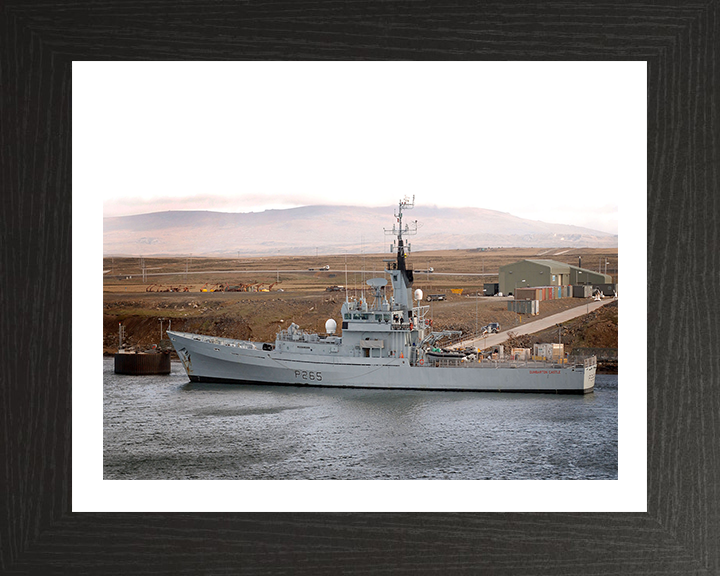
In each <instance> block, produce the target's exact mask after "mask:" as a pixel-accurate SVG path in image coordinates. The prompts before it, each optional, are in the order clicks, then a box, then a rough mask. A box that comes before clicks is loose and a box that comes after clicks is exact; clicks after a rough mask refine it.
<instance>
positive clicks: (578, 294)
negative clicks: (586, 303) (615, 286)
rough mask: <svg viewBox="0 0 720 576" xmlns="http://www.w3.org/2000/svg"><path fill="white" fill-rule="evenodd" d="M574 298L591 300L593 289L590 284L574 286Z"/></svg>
mask: <svg viewBox="0 0 720 576" xmlns="http://www.w3.org/2000/svg"><path fill="white" fill-rule="evenodd" d="M572 288H573V298H590V296H592V291H593V287H592V286H591V285H590V284H579V285H576V286H573V287H572Z"/></svg>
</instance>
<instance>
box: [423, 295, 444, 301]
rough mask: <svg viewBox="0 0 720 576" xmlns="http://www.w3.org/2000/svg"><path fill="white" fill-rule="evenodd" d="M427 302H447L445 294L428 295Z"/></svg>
mask: <svg viewBox="0 0 720 576" xmlns="http://www.w3.org/2000/svg"><path fill="white" fill-rule="evenodd" d="M426 300H427V301H428V302H435V301H438V300H445V294H428V295H427V298H426Z"/></svg>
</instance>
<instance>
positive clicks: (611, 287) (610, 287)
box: [593, 284, 617, 296]
mask: <svg viewBox="0 0 720 576" xmlns="http://www.w3.org/2000/svg"><path fill="white" fill-rule="evenodd" d="M593 289H597V290H600V291H601V292H602V293H603V296H615V294H616V293H617V284H593Z"/></svg>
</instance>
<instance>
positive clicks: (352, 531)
mask: <svg viewBox="0 0 720 576" xmlns="http://www.w3.org/2000/svg"><path fill="white" fill-rule="evenodd" d="M719 33H720V15H719V14H718V3H717V1H716V0H711V1H709V2H707V1H706V2H692V1H691V2H683V3H668V2H662V1H652V2H648V3H640V4H638V3H634V4H626V3H624V2H610V3H607V2H604V3H596V2H591V3H561V2H543V3H535V4H532V3H530V4H523V3H521V4H518V3H511V2H500V3H493V4H485V3H478V2H461V3H459V4H457V3H456V4H452V5H447V6H443V7H439V6H433V5H431V4H429V3H425V2H416V3H412V4H410V3H354V4H352V3H347V2H327V3H319V4H318V3H306V2H302V1H301V2H297V3H284V4H280V3H277V4H267V3H258V2H253V1H252V0H250V1H247V2H236V1H232V2H230V1H224V0H210V1H209V2H205V3H200V2H192V1H190V2H176V1H172V2H165V1H160V0H150V1H149V2H146V3H140V4H137V3H136V4H127V3H123V2H118V1H105V0H102V1H100V2H95V3H86V4H67V3H53V2H50V3H46V4H36V3H27V2H20V1H19V0H9V1H7V2H5V3H3V4H2V5H1V6H0V87H1V90H2V92H1V93H0V121H1V124H0V189H1V190H2V191H3V207H2V210H1V211H0V239H1V242H0V255H1V256H0V264H1V266H0V270H1V273H0V278H1V280H0V282H1V283H2V284H1V285H0V301H1V302H2V313H1V314H0V334H2V346H0V360H1V362H0V367H1V369H0V436H1V437H2V442H1V443H0V446H1V449H2V457H1V458H0V461H1V462H2V467H1V469H0V486H2V488H0V572H2V573H8V574H31V573H37V574H55V573H67V574H127V573H143V574H145V573H150V574H160V573H167V574H184V573H192V574H198V573H200V574H216V573H223V574H224V573H228V574H294V573H309V574H377V573H408V574H431V573H467V574H534V575H538V574H547V575H553V576H555V575H562V574H678V575H680V574H682V575H686V574H717V573H719V572H720V545H719V544H718V543H719V542H720V481H718V478H720V456H719V455H720V416H719V410H720V386H719V384H720V382H718V380H719V378H718V374H720V354H718V352H717V350H716V348H715V346H716V345H717V344H718V341H719V340H720V339H719V338H718V325H719V323H718V321H717V315H716V312H715V310H716V308H717V300H718V296H719V294H718V285H719V283H718V280H719V279H720V269H719V267H718V261H719V260H720V250H718V247H720V239H719V238H718V213H719V212H720V210H719V209H718V200H717V198H718V173H719V166H720V158H719V157H718V152H719V150H720V148H719V146H718V144H719V140H720V119H719V117H718V116H719V115H718V113H717V102H718V94H719V92H718V88H719V86H718V84H719V82H720V80H719V78H720V67H718V65H717V63H718V62H720V58H719V57H718V56H719V55H718V52H719V46H720V44H719ZM305 58H312V59H488V60H505V59H508V60H517V59H522V60H643V61H647V63H648V64H647V66H648V206H647V209H648V262H647V271H648V286H647V288H646V287H645V286H633V287H632V289H633V290H645V289H647V291H648V413H647V417H648V438H647V441H648V448H647V449H648V486H647V487H648V512H647V513H632V514H629V513H605V514H602V513H594V514H580V513H578V514H557V513H542V514H541V513H527V514H519V513H513V514H492V513H487V514H475V513H473V514H449V513H438V514H319V513H313V514H288V513H273V514H171V513H165V514H149V513H143V514H85V513H72V512H71V489H72V485H71V479H72V477H71V471H72V467H71V422H72V414H71V379H72V370H71V368H72V359H73V356H72V355H73V352H74V353H76V354H77V348H76V347H75V348H74V347H73V344H75V345H76V346H77V345H78V344H80V343H78V342H75V343H73V342H72V338H71V316H72V296H73V293H72V288H73V287H72V264H73V262H72V253H71V250H72V238H71V233H72V226H71V216H72V209H73V207H72V174H71V159H72V156H71V151H72V133H71V101H72V61H73V60H135V59H173V60H185V59H193V60H195V59H305ZM88 265H89V266H92V265H93V263H88ZM638 265H642V264H641V263H638ZM98 334H99V332H98ZM89 338H90V340H91V341H90V342H86V343H84V344H86V345H87V348H88V354H89V355H92V354H95V352H94V350H96V349H97V348H95V346H94V345H93V344H92V337H89ZM79 360H80V363H79V364H77V363H76V367H77V366H78V365H82V358H80V359H79ZM98 385H100V383H99V384H98ZM632 385H633V383H632V382H624V381H623V382H622V384H621V385H620V394H621V395H622V388H623V387H624V386H632ZM588 498H589V499H591V498H592V492H589V493H588Z"/></svg>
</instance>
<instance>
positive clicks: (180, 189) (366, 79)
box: [73, 62, 646, 234]
mask: <svg viewBox="0 0 720 576" xmlns="http://www.w3.org/2000/svg"><path fill="white" fill-rule="evenodd" d="M645 70H646V68H645V64H644V63H642V62H598V63H586V62H569V63H523V62H513V63H500V62H497V63H492V62H490V63H480V62H479V63H369V62H365V63H268V62H258V63H240V62H231V63H159V62H158V63H152V62H133V63H129V62H127V63H124V62H120V63H103V62H82V63H75V64H74V65H73V184H74V193H76V194H78V195H79V194H97V195H100V196H101V197H102V200H103V215H104V216H121V215H127V214H139V213H144V212H156V211H162V210H185V209H193V210H217V211H226V212H248V211H259V210H263V209H267V208H290V207H295V206H303V205H310V204H352V205H370V206H389V205H393V204H395V203H396V202H397V200H398V199H399V198H400V197H402V196H404V195H406V194H407V195H412V194H415V196H416V205H418V206H419V205H438V206H447V207H463V206H472V207H478V208H487V209H492V210H500V211H503V212H509V213H511V214H514V215H516V216H520V217H523V218H530V219H533V220H542V221H546V222H556V223H563V224H576V225H579V226H585V227H589V228H594V229H596V230H601V231H604V232H608V233H613V234H616V233H618V206H619V204H620V200H621V198H623V196H625V195H637V194H640V195H643V196H644V195H645V193H646V92H645V90H646V88H645V86H646V71H645Z"/></svg>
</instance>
